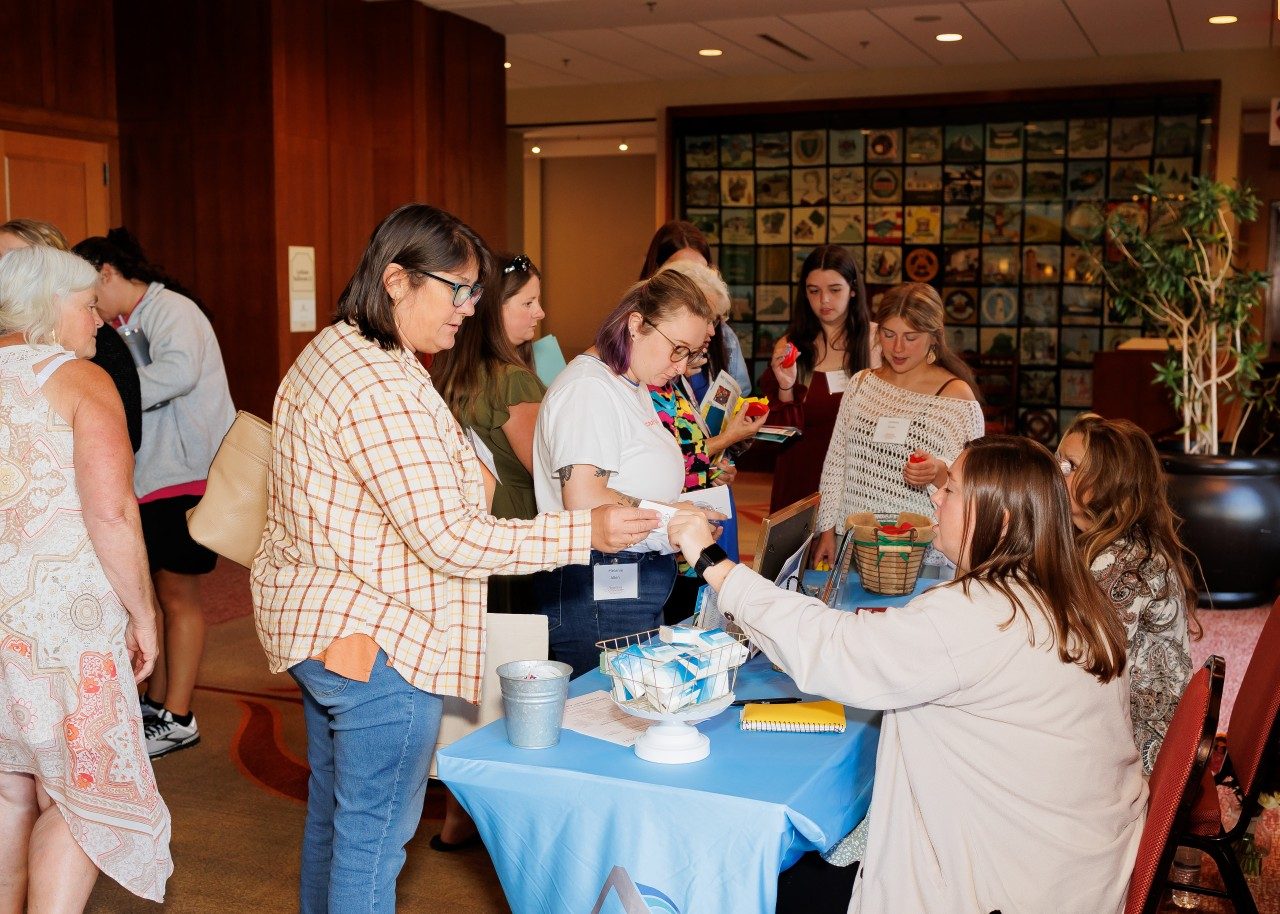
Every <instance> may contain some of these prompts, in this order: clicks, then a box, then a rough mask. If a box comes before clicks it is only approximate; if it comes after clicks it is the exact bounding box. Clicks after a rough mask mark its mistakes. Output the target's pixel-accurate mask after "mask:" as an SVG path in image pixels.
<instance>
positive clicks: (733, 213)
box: [720, 209, 756, 244]
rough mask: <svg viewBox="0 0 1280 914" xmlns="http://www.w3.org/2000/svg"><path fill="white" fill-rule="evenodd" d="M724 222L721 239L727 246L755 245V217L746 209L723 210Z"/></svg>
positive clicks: (721, 228) (721, 227)
mask: <svg viewBox="0 0 1280 914" xmlns="http://www.w3.org/2000/svg"><path fill="white" fill-rule="evenodd" d="M722 213H723V217H724V218H723V222H722V224H721V226H720V237H721V238H722V239H723V240H724V243H725V244H755V240H756V220H755V215H754V214H753V213H751V212H750V211H749V210H745V209H726V210H722Z"/></svg>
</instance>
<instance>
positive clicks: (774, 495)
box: [760, 368, 843, 514]
mask: <svg viewBox="0 0 1280 914" xmlns="http://www.w3.org/2000/svg"><path fill="white" fill-rule="evenodd" d="M760 390H761V392H762V393H763V394H764V395H765V396H766V397H768V398H769V403H770V407H771V412H770V415H769V424H770V425H795V426H797V427H798V428H799V429H800V435H799V436H798V437H797V438H792V439H791V440H790V441H788V442H787V443H786V444H784V445H782V450H781V453H779V455H778V462H777V463H776V464H775V465H774V468H773V491H772V492H771V493H770V496H769V513H771V514H772V513H773V512H774V511H777V510H778V509H780V508H785V507H786V506H787V505H789V504H791V503H792V502H796V501H799V500H800V499H802V498H805V497H807V496H809V495H812V494H813V493H814V492H817V491H818V481H819V480H820V479H821V477H822V464H823V463H824V462H825V461H826V459H827V445H828V444H830V443H831V430H832V429H833V428H835V424H836V415H837V414H838V413H839V412H840V399H841V397H842V396H843V394H833V393H832V392H831V390H830V388H829V387H827V375H826V372H822V371H815V372H814V373H813V377H812V378H810V379H809V384H808V386H806V385H804V384H801V383H800V382H799V380H797V381H796V386H795V388H794V390H793V391H792V392H793V393H794V394H795V399H794V400H793V401H792V402H791V403H783V402H782V401H781V399H779V397H778V380H777V378H775V377H774V376H773V369H772V368H770V369H769V370H768V371H766V372H765V373H764V375H762V376H761V378H760Z"/></svg>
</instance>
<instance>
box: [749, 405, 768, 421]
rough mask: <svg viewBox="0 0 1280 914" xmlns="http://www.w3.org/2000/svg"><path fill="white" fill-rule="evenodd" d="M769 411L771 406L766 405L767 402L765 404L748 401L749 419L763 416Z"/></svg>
mask: <svg viewBox="0 0 1280 914" xmlns="http://www.w3.org/2000/svg"><path fill="white" fill-rule="evenodd" d="M768 411H769V407H768V406H766V405H765V404H763V403H748V404H747V418H748V419H759V418H760V417H761V416H763V415H764V414H765V413H767V412H768Z"/></svg>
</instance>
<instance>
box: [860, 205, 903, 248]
mask: <svg viewBox="0 0 1280 914" xmlns="http://www.w3.org/2000/svg"><path fill="white" fill-rule="evenodd" d="M867 241H868V242H870V243H871V244H901V243H902V207H901V206H868V207H867Z"/></svg>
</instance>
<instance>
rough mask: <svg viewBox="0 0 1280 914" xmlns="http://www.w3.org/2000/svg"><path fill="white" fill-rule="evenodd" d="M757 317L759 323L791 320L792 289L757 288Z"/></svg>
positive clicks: (781, 287)
mask: <svg viewBox="0 0 1280 914" xmlns="http://www.w3.org/2000/svg"><path fill="white" fill-rule="evenodd" d="M755 317H756V320H758V321H788V320H791V287H790V286H786V285H776V286H756V315H755ZM744 351H747V350H744Z"/></svg>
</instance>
